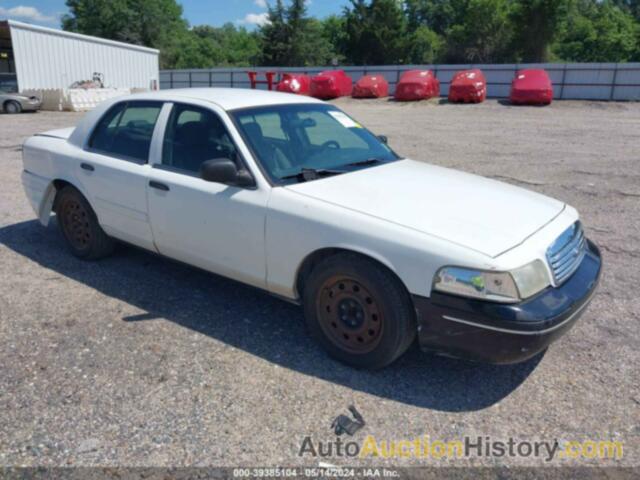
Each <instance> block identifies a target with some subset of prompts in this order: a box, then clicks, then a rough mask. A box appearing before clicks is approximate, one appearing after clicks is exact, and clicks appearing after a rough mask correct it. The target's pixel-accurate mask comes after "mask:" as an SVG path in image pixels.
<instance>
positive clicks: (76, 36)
mask: <svg viewBox="0 0 640 480" xmlns="http://www.w3.org/2000/svg"><path fill="white" fill-rule="evenodd" d="M2 23H7V24H8V25H9V26H10V27H11V28H16V27H17V28H21V29H23V30H31V31H33V32H40V33H46V34H49V35H59V36H61V37H67V38H74V39H77V40H82V41H84V42H93V43H100V44H102V45H110V46H112V47H119V48H126V49H129V50H139V51H141V52H147V53H155V54H159V53H160V50H156V49H155V48H149V47H143V46H142V45H134V44H131V43H124V42H117V41H115V40H108V39H106V38H100V37H92V36H91V35H83V34H81V33H74V32H67V31H65V30H57V29H55V28H48V27H41V26H40V25H32V24H30V23H24V22H18V21H16V20H5V21H4V22H2V21H0V24H2Z"/></svg>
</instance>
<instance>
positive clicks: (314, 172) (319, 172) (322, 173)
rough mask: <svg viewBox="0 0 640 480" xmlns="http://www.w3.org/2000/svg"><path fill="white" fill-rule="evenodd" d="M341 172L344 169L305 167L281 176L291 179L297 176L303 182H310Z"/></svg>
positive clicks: (284, 178)
mask: <svg viewBox="0 0 640 480" xmlns="http://www.w3.org/2000/svg"><path fill="white" fill-rule="evenodd" d="M341 173H345V172H343V171H342V170H330V169H326V168H303V169H302V170H300V171H299V172H298V173H293V174H291V175H285V176H284V177H280V178H281V180H290V179H292V178H296V179H298V180H300V181H303V182H308V181H309V180H316V179H318V178H320V177H326V176H330V175H339V174H341Z"/></svg>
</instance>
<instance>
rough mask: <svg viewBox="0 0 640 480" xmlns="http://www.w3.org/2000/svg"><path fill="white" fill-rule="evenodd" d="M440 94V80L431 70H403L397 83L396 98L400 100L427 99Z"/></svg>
mask: <svg viewBox="0 0 640 480" xmlns="http://www.w3.org/2000/svg"><path fill="white" fill-rule="evenodd" d="M439 95H440V81H439V80H438V79H437V78H436V76H435V75H434V73H433V71H431V70H408V71H406V72H403V73H402V75H401V76H400V80H399V81H398V84H397V85H396V92H395V95H394V96H395V99H396V100H397V101H399V102H413V101H417V100H427V99H429V98H433V97H437V96H439Z"/></svg>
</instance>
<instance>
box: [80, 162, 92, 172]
mask: <svg viewBox="0 0 640 480" xmlns="http://www.w3.org/2000/svg"><path fill="white" fill-rule="evenodd" d="M80 168H81V169H83V170H87V171H88V172H93V171H94V170H95V167H94V166H93V165H90V164H88V163H84V162H82V163H81V164H80Z"/></svg>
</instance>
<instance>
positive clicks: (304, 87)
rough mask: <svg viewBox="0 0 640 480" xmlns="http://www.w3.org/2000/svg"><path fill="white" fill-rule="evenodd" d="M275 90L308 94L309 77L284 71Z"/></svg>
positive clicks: (309, 87)
mask: <svg viewBox="0 0 640 480" xmlns="http://www.w3.org/2000/svg"><path fill="white" fill-rule="evenodd" d="M276 90H278V91H279V92H285V93H297V94H298V95H309V92H310V90H311V79H310V78H309V76H308V75H303V74H297V73H285V74H283V75H282V79H281V80H280V83H278V86H277V87H276Z"/></svg>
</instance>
